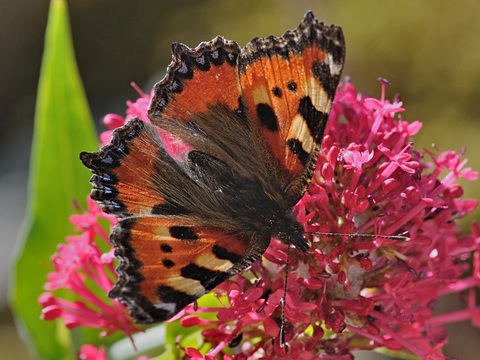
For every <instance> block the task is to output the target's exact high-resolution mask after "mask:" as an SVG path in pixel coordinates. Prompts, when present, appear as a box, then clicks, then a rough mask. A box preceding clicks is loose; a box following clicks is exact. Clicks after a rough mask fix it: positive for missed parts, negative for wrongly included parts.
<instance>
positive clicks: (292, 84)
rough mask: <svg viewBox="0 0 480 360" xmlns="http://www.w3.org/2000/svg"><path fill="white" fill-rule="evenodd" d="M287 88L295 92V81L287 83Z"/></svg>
mask: <svg viewBox="0 0 480 360" xmlns="http://www.w3.org/2000/svg"><path fill="white" fill-rule="evenodd" d="M287 88H288V90H290V91H291V92H296V91H297V83H296V82H295V81H290V82H289V83H288V84H287Z"/></svg>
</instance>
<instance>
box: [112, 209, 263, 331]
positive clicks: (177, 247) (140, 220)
mask: <svg viewBox="0 0 480 360" xmlns="http://www.w3.org/2000/svg"><path fill="white" fill-rule="evenodd" d="M111 240H112V242H113V244H114V245H115V248H116V249H117V252H116V255H117V257H118V258H119V259H120V266H119V267H118V268H117V272H118V273H119V281H118V282H117V283H116V284H115V287H114V288H113V289H112V291H111V292H110V296H112V297H114V298H118V299H119V300H120V301H121V302H123V303H124V304H125V305H126V306H128V307H129V308H130V310H131V313H132V316H133V317H134V318H135V320H136V321H137V322H140V323H152V322H159V321H164V320H167V319H169V318H170V317H172V316H173V315H175V314H176V313H178V312H179V311H180V310H182V309H183V308H184V307H185V306H187V305H188V304H190V303H192V302H193V301H195V300H196V299H198V298H199V297H200V296H202V295H203V294H205V293H206V292H208V291H209V290H211V289H213V288H214V287H215V286H217V285H218V284H220V283H222V282H223V281H225V280H226V279H228V278H229V277H231V276H232V275H234V274H236V273H238V272H239V271H241V270H243V269H244V268H245V267H246V266H248V265H250V263H251V262H252V261H254V260H256V259H257V258H259V257H260V256H261V254H262V252H263V251H264V250H265V249H256V250H254V251H252V250H250V252H249V244H250V239H244V238H242V237H241V236H235V235H228V234H225V233H224V232H223V231H221V230H214V229H206V228H204V227H198V226H190V225H188V224H186V223H182V222H178V221H176V220H173V219H168V218H160V217H158V216H152V217H133V218H128V219H123V220H120V222H119V223H118V224H117V225H116V226H115V228H114V230H113V232H112V236H111Z"/></svg>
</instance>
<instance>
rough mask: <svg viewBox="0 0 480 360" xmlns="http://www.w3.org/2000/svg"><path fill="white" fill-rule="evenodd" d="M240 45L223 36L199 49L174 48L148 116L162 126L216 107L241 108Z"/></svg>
mask: <svg viewBox="0 0 480 360" xmlns="http://www.w3.org/2000/svg"><path fill="white" fill-rule="evenodd" d="M239 53H240V48H239V46H238V45H237V43H236V42H234V41H230V40H225V39H224V38H223V37H221V36H217V37H216V38H215V39H213V40H212V41H209V42H203V43H201V44H200V45H198V46H197V47H196V48H195V49H191V48H189V47H187V46H185V45H183V44H178V43H176V44H173V45H172V62H171V64H170V65H169V67H168V70H167V75H166V76H165V78H164V79H163V80H162V81H160V82H159V83H157V84H156V85H155V93H154V95H153V98H152V100H151V103H150V107H149V110H148V116H149V117H150V119H152V121H153V123H154V124H155V123H156V124H161V122H162V121H165V119H166V118H167V119H168V118H173V119H175V120H183V121H188V120H189V119H190V118H191V116H192V115H193V114H195V113H206V112H207V111H208V108H209V107H210V106H213V105H219V104H223V105H225V106H227V107H228V108H230V109H236V108H238V101H239V96H240V91H239V87H238V75H237V66H236V64H237V57H238V54H239Z"/></svg>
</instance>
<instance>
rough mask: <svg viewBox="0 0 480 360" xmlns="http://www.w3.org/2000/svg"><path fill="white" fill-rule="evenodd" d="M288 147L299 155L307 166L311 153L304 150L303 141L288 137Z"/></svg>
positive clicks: (299, 158)
mask: <svg viewBox="0 0 480 360" xmlns="http://www.w3.org/2000/svg"><path fill="white" fill-rule="evenodd" d="M287 147H288V148H289V149H290V150H292V152H293V153H294V154H295V155H296V156H297V158H298V160H300V162H301V163H302V165H303V166H305V165H306V164H307V162H308V156H309V155H310V154H309V153H307V152H306V151H305V150H303V146H302V142H301V141H300V140H298V139H288V140H287Z"/></svg>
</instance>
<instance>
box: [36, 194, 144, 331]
mask: <svg viewBox="0 0 480 360" xmlns="http://www.w3.org/2000/svg"><path fill="white" fill-rule="evenodd" d="M87 204H88V210H87V211H86V212H84V213H83V214H82V215H72V216H71V217H70V222H71V223H72V224H74V225H75V227H76V229H77V230H78V231H80V232H81V233H80V234H79V235H75V236H68V237H67V238H66V244H61V245H59V246H58V249H57V252H56V253H55V254H54V255H53V256H52V258H51V260H52V263H53V266H54V270H53V271H52V272H50V273H49V274H48V275H47V283H46V284H45V286H44V289H45V290H47V292H45V293H43V294H41V295H40V297H39V303H40V305H41V306H42V308H43V309H42V318H43V319H44V320H55V319H58V318H60V319H63V321H64V323H65V326H66V327H67V328H68V329H73V328H76V327H78V326H87V327H91V328H97V329H101V330H103V332H102V334H101V335H102V336H106V335H109V334H111V333H112V332H114V331H116V330H121V331H123V332H124V333H125V334H127V336H130V334H131V333H132V332H134V331H138V329H137V327H136V326H135V323H134V322H133V320H132V319H131V318H130V316H129V314H128V311H127V310H126V309H125V308H124V307H123V305H121V304H120V303H119V302H118V301H116V300H110V299H108V297H107V296H106V294H107V293H108V291H110V289H111V288H112V287H113V284H114V283H115V279H116V274H115V269H114V264H113V260H114V256H113V249H112V248H111V246H110V244H109V243H108V234H107V233H106V232H105V230H104V229H103V228H102V226H101V225H100V224H99V220H100V219H105V220H107V222H108V223H110V224H111V225H113V224H115V223H116V219H115V217H113V216H111V215H107V214H105V213H103V212H102V211H101V210H100V208H99V207H98V206H97V205H96V204H95V202H94V201H93V200H91V199H90V198H88V199H87ZM102 242H103V243H104V244H101V243H102ZM100 245H107V246H104V247H106V248H107V249H108V251H107V252H105V253H103V252H102V250H101V249H100ZM59 289H63V290H68V292H69V294H68V295H65V293H63V296H66V297H68V300H67V299H64V298H62V297H59V296H57V295H56V292H55V291H56V290H59ZM72 294H73V299H74V300H72Z"/></svg>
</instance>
